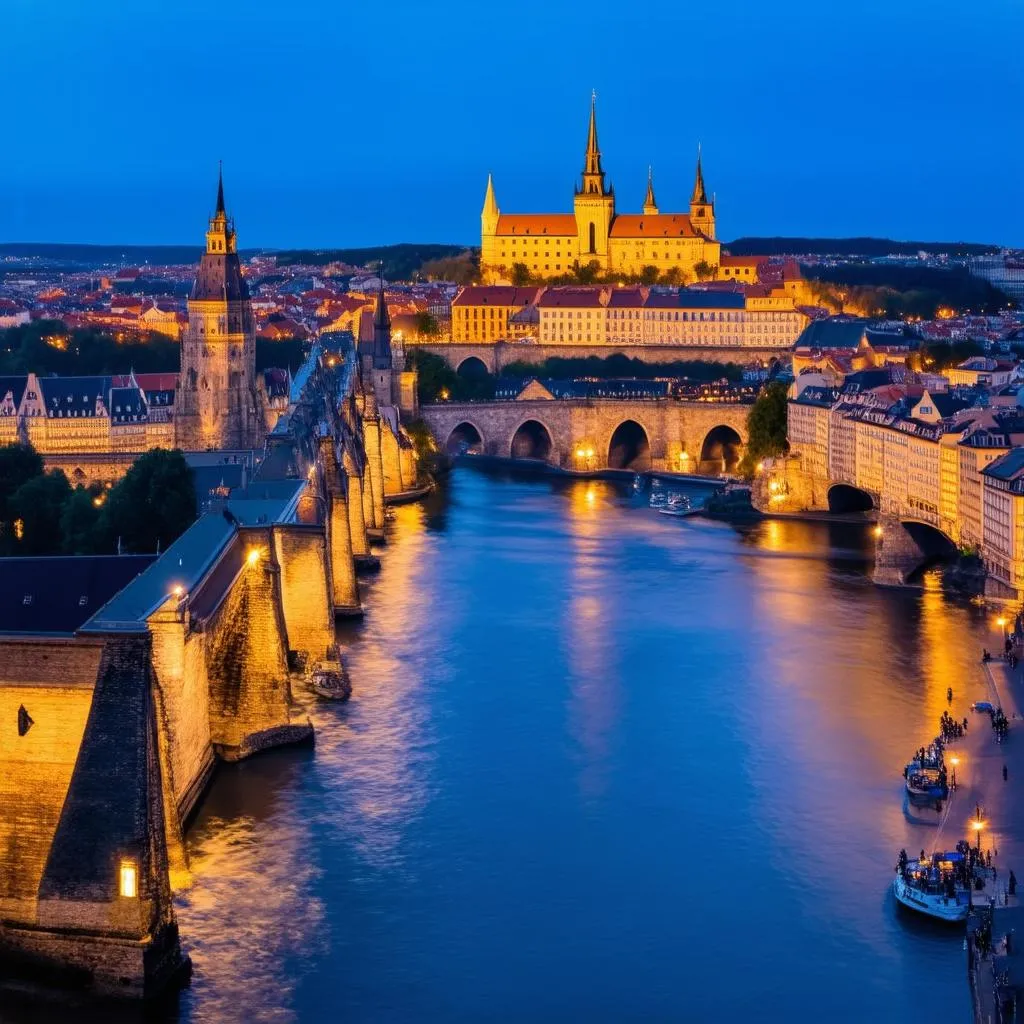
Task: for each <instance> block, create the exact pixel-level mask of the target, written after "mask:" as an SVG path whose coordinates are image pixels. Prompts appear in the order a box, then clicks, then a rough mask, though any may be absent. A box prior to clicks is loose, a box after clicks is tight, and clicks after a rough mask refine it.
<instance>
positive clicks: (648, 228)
mask: <svg viewBox="0 0 1024 1024" xmlns="http://www.w3.org/2000/svg"><path fill="white" fill-rule="evenodd" d="M574 233H575V232H574ZM610 237H611V238H697V237H698V232H697V231H696V230H695V229H694V226H693V224H691V223H690V218H689V216H687V215H686V214H685V213H656V214H653V215H652V216H645V215H644V214H642V213H620V214H618V215H617V216H616V217H615V219H614V220H613V221H612V229H611V232H610Z"/></svg>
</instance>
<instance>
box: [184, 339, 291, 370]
mask: <svg viewBox="0 0 1024 1024" xmlns="http://www.w3.org/2000/svg"><path fill="white" fill-rule="evenodd" d="M309 347H310V346H309V343H308V342H305V341H300V340H299V339H298V338H283V339H282V340H281V341H271V340H270V339H269V338H257V339H256V370H257V372H259V371H261V370H269V369H270V368H271V367H280V368H281V369H287V368H290V369H291V370H292V372H293V373H294V372H295V371H296V370H297V369H298V368H299V367H300V366H301V365H302V363H303V361H304V360H305V358H306V353H307V352H308V350H309ZM174 369H175V370H177V369H178V367H177V366H175V367H174Z"/></svg>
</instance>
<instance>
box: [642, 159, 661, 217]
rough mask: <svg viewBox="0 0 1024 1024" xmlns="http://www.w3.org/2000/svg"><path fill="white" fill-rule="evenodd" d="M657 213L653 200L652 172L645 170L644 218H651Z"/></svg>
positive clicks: (650, 169)
mask: <svg viewBox="0 0 1024 1024" xmlns="http://www.w3.org/2000/svg"><path fill="white" fill-rule="evenodd" d="M657 212H658V204H657V203H656V202H655V200H654V171H653V169H652V168H651V167H648V168H647V196H646V197H645V199H644V216H645V217H653V216H655V215H656V214H657Z"/></svg>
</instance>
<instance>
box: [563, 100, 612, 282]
mask: <svg viewBox="0 0 1024 1024" xmlns="http://www.w3.org/2000/svg"><path fill="white" fill-rule="evenodd" d="M573 212H574V213H575V215H576V238H577V251H578V253H579V260H580V263H581V264H586V263H589V262H590V261H591V260H602V262H604V261H605V260H607V257H608V236H609V235H610V234H611V230H612V221H613V220H614V219H615V189H614V188H612V187H611V186H608V187H607V188H606V187H605V183H604V168H603V167H602V166H601V150H600V149H599V148H598V145H597V94H596V93H591V96H590V125H589V127H588V130H587V152H586V155H585V156H584V158H583V176H582V179H581V182H580V187H579V189H577V191H576V197H575V199H574V201H573Z"/></svg>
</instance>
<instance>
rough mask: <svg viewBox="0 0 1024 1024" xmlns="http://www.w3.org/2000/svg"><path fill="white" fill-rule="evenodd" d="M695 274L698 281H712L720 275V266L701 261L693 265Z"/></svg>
mask: <svg viewBox="0 0 1024 1024" xmlns="http://www.w3.org/2000/svg"><path fill="white" fill-rule="evenodd" d="M693 273H694V276H695V277H696V278H697V280H698V281H710V280H712V279H713V278H714V276H715V275H716V274H717V273H718V264H716V263H708V261H707V260H701V261H700V262H699V263H695V264H694V265H693Z"/></svg>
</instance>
